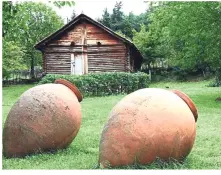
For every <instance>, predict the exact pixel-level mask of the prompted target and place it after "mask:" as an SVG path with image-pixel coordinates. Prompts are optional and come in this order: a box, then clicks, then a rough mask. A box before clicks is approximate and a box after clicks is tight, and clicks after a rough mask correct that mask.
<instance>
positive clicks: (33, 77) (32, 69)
mask: <svg viewBox="0 0 221 175" xmlns="http://www.w3.org/2000/svg"><path fill="white" fill-rule="evenodd" d="M31 79H35V65H34V57H33V55H31Z"/></svg>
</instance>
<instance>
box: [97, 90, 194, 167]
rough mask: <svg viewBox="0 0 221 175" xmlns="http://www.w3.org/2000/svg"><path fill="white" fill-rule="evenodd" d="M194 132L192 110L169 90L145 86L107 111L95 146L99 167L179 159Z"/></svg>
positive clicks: (182, 156)
mask: <svg viewBox="0 0 221 175" xmlns="http://www.w3.org/2000/svg"><path fill="white" fill-rule="evenodd" d="M195 135H196V124H195V119H194V116H193V113H192V111H191V110H190V108H189V107H188V105H187V104H186V103H185V102H184V101H183V99H182V98H180V97H179V96H178V95H176V94H175V93H173V92H171V91H167V90H163V89H157V88H147V89H141V90H138V91H135V92H133V93H131V94H129V95H127V96H126V97H124V98H123V99H122V100H121V101H120V102H119V103H118V104H117V105H116V106H115V107H114V108H113V110H112V111H111V113H110V115H109V120H108V122H107V124H106V125H105V127H104V129H103V132H102V136H101V141H100V147H99V163H100V164H101V166H102V167H107V166H111V167H116V166H123V165H132V164H134V163H139V164H143V165H146V164H150V163H152V162H153V161H154V160H156V158H157V157H158V158H160V159H162V160H169V159H170V158H173V159H176V160H181V159H183V158H185V157H186V156H187V155H188V154H189V153H190V151H191V149H192V147H193V144H194V140H195Z"/></svg>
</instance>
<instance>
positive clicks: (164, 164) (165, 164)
mask: <svg viewBox="0 0 221 175" xmlns="http://www.w3.org/2000/svg"><path fill="white" fill-rule="evenodd" d="M93 169H103V168H101V166H100V165H99V164H96V165H95V166H94V167H93ZM104 169H130V170H131V169H132V170H133V169H134V170H135V169H159V170H162V169H187V167H186V162H184V160H183V161H178V160H175V159H173V158H170V159H169V160H168V161H164V160H161V159H160V158H157V159H156V160H155V161H154V162H153V163H151V164H149V165H141V164H138V163H135V164H133V165H126V166H118V167H114V168H113V167H111V165H110V164H108V165H107V168H104Z"/></svg>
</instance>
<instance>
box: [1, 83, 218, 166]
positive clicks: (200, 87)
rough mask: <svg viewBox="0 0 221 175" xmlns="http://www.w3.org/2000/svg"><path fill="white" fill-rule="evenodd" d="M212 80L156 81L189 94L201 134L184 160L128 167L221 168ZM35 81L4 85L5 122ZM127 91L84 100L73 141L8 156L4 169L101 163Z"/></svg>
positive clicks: (215, 95) (4, 160) (4, 162)
mask: <svg viewBox="0 0 221 175" xmlns="http://www.w3.org/2000/svg"><path fill="white" fill-rule="evenodd" d="M208 83H209V82H208V81H202V82H194V83H193V82H191V83H169V82H164V83H163V82H162V83H154V84H151V87H158V88H165V87H166V86H168V87H169V89H179V90H181V91H183V92H184V93H186V94H188V95H189V96H190V97H191V99H192V100H193V101H194V102H195V104H196V106H197V108H198V113H199V117H198V121H197V135H196V140H195V144H194V147H193V149H192V151H191V153H190V154H189V156H188V157H187V158H186V160H185V161H184V163H182V164H180V163H174V162H171V163H169V164H164V163H162V162H156V163H154V164H152V165H150V166H142V167H138V166H131V167H125V168H147V169H160V168H163V169H221V102H216V101H215V99H216V98H217V97H221V88H220V87H219V88H218V87H217V88H215V87H206V85H207V84H208ZM32 86H33V85H20V86H10V87H5V88H3V124H4V121H5V119H6V117H7V114H8V112H9V110H10V108H11V107H12V105H13V104H14V103H15V102H16V101H17V99H18V98H19V96H20V95H21V94H22V93H23V92H24V91H26V90H27V89H29V88H31V87H32ZM123 97H124V95H118V96H109V97H94V98H85V99H84V100H83V101H82V102H81V105H82V113H83V114H82V115H83V116H82V124H81V128H80V130H79V133H78V135H77V137H76V138H75V140H74V141H73V142H72V144H71V145H70V146H69V147H68V148H67V149H65V150H59V151H57V152H56V153H53V154H49V153H45V154H38V155H33V156H27V157H25V158H13V159H6V158H4V157H3V160H2V164H3V169H95V168H97V165H98V163H97V162H98V151H99V141H100V135H101V132H102V129H103V126H104V124H105V123H106V122H107V116H108V114H109V112H110V111H111V109H112V108H113V106H114V105H115V104H116V103H117V102H118V101H119V100H120V99H122V98H123Z"/></svg>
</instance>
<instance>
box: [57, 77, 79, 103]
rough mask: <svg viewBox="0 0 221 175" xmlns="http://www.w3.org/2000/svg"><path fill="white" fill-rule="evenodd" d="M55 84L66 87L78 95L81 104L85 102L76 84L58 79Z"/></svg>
mask: <svg viewBox="0 0 221 175" xmlns="http://www.w3.org/2000/svg"><path fill="white" fill-rule="evenodd" d="M54 83H56V84H63V85H65V86H66V87H68V88H69V89H70V90H71V91H72V92H74V94H75V95H76V97H77V99H78V101H79V102H81V101H82V100H83V96H82V94H81V92H80V91H79V89H78V88H77V87H76V86H75V85H74V84H72V83H71V82H70V81H67V80H64V79H56V80H55V82H54Z"/></svg>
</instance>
